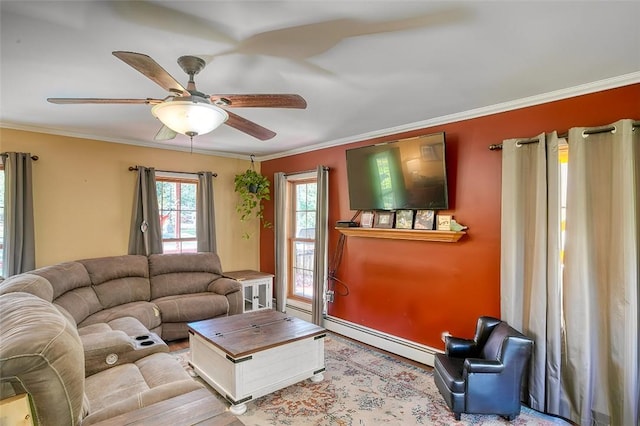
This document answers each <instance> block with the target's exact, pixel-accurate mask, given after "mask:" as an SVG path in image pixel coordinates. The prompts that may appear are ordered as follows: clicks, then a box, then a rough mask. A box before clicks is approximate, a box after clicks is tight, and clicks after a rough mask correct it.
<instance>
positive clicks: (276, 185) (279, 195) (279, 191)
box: [273, 173, 287, 312]
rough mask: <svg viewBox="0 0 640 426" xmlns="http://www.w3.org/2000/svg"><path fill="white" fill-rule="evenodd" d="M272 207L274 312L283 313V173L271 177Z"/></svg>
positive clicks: (285, 281) (284, 202)
mask: <svg viewBox="0 0 640 426" xmlns="http://www.w3.org/2000/svg"><path fill="white" fill-rule="evenodd" d="M273 205H274V209H275V211H274V221H273V222H274V223H273V229H274V233H275V240H274V243H275V244H274V254H275V263H276V265H275V270H276V274H275V275H276V276H275V278H274V291H275V296H276V310H277V311H280V312H285V311H286V310H287V177H286V175H285V174H284V173H275V174H274V175H273Z"/></svg>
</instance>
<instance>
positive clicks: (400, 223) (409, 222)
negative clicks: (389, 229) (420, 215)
mask: <svg viewBox="0 0 640 426" xmlns="http://www.w3.org/2000/svg"><path fill="white" fill-rule="evenodd" d="M412 227H413V210H398V211H396V228H397V229H411V228H412Z"/></svg>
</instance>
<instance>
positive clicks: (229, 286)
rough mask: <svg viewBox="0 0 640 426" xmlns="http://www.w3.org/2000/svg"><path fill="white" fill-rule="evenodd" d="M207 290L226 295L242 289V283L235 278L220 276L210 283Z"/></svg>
mask: <svg viewBox="0 0 640 426" xmlns="http://www.w3.org/2000/svg"><path fill="white" fill-rule="evenodd" d="M207 290H208V291H211V292H213V293H217V294H221V295H223V296H226V295H228V294H230V293H233V292H236V291H240V290H242V284H240V282H238V281H236V280H234V279H233V278H228V277H220V278H218V279H217V280H215V281H213V282H212V283H211V284H209V287H208V288H207Z"/></svg>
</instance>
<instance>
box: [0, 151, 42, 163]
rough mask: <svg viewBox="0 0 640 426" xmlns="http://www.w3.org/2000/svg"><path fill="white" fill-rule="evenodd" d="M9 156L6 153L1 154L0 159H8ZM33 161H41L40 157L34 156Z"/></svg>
mask: <svg viewBox="0 0 640 426" xmlns="http://www.w3.org/2000/svg"><path fill="white" fill-rule="evenodd" d="M7 156H8V153H6V152H3V153H2V154H0V157H7ZM31 159H32V160H33V161H38V159H40V157H38V156H37V155H32V156H31Z"/></svg>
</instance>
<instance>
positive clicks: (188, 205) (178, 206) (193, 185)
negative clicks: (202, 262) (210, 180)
mask: <svg viewBox="0 0 640 426" xmlns="http://www.w3.org/2000/svg"><path fill="white" fill-rule="evenodd" d="M197 185H198V181H197V180H194V179H173V178H162V177H158V178H157V179H156V189H157V191H158V209H159V211H160V226H161V227H162V247H163V251H164V253H188V252H196V251H197V240H196V189H197Z"/></svg>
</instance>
